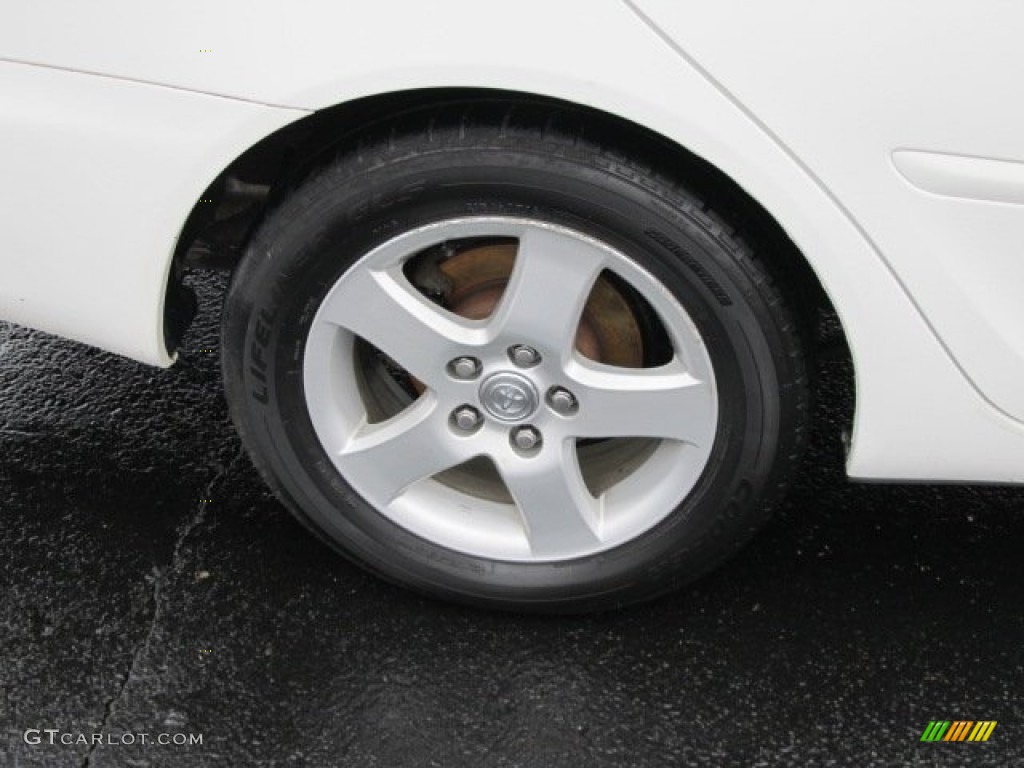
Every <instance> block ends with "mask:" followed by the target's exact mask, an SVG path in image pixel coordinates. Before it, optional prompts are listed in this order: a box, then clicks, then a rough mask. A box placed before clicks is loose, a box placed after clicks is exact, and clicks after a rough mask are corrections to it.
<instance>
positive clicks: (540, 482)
mask: <svg viewBox="0 0 1024 768" xmlns="http://www.w3.org/2000/svg"><path fill="white" fill-rule="evenodd" d="M501 475H502V478H503V479H504V480H505V485H506V486H507V487H508V490H509V493H511V494H512V498H513V499H515V502H516V505H517V506H518V507H519V513H520V514H521V515H522V518H523V523H524V524H525V526H526V531H527V536H528V538H529V541H530V551H531V553H532V554H533V555H534V556H535V557H569V556H571V555H573V554H575V553H577V552H583V551H587V550H589V549H592V548H593V547H595V546H598V545H599V544H600V542H601V539H600V536H599V535H598V531H599V530H600V522H601V507H600V502H599V501H598V500H597V499H595V498H594V497H593V496H591V495H590V491H589V490H587V487H586V485H585V484H584V482H583V475H582V473H581V472H580V467H579V461H578V458H577V456H576V445H575V441H572V440H566V441H564V442H562V443H560V444H557V445H551V446H547V447H545V448H544V450H543V452H542V454H541V455H540V456H535V457H532V458H526V459H518V460H512V461H507V462H503V465H502V466H501Z"/></svg>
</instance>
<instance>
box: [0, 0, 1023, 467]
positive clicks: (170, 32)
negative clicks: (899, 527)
mask: <svg viewBox="0 0 1024 768" xmlns="http://www.w3.org/2000/svg"><path fill="white" fill-rule="evenodd" d="M55 8H59V12H57V13H55V12H54V9H55ZM129 30H130V33H129V32H128V31H129ZM0 58H6V59H7V60H18V61H24V62H33V63H36V64H45V65H50V66H59V67H64V68H69V69H79V70H84V71H88V72H94V73H103V74H104V75H112V76H115V77H122V78H132V79H133V80H135V81H144V82H146V83H162V84H167V85H172V86H174V88H165V87H158V86H153V85H143V84H141V83H139V82H131V83H126V82H121V81H118V80H115V79H111V78H109V77H86V76H81V75H74V74H69V73H67V72H56V71H50V70H46V69H44V68H42V67H38V66H21V65H15V64H6V65H5V64H0V73H3V74H2V77H3V79H0V84H2V92H3V93H4V94H5V96H4V98H5V99H7V98H8V96H7V94H11V93H13V94H14V96H15V100H14V103H15V104H16V105H17V109H16V110H15V111H14V113H13V114H12V113H11V112H10V110H6V109H5V111H4V112H3V113H0V141H2V142H3V144H4V146H8V147H10V146H19V148H20V147H24V148H25V149H24V151H22V150H21V149H19V156H18V157H15V158H14V164H13V168H14V171H15V172H14V174H12V175H9V176H7V175H5V178H4V179H3V180H2V182H0V210H3V211H5V212H7V213H5V215H6V216H8V217H11V218H12V222H11V226H5V228H4V229H5V230H6V231H5V232H4V233H3V234H2V235H0V238H2V242H0V274H3V275H4V285H3V286H2V287H0V315H3V316H5V317H7V318H9V319H12V320H15V321H18V322H23V323H25V324H27V325H32V326H35V327H38V328H42V329H44V330H48V331H52V332H55V333H60V334H63V335H66V336H70V337H72V338H76V339H80V340H82V341H87V342H89V343H92V344H95V345H97V346H101V347H104V348H107V349H111V350H114V351H117V352H121V353H123V354H127V355H130V356H132V357H136V358H138V359H141V360H145V361H147V362H151V363H156V364H167V363H169V362H170V359H169V357H168V355H167V353H166V351H165V350H163V346H162V331H161V317H162V309H161V302H162V296H163V290H164V286H165V282H166V279H167V270H168V264H169V259H170V254H171V252H172V249H173V246H174V241H175V238H176V237H177V236H178V234H179V233H180V231H181V227H182V226H183V224H184V221H185V219H186V218H187V216H188V214H189V212H190V210H191V209H192V207H193V206H194V205H195V204H196V201H197V200H198V198H199V196H200V195H201V193H202V191H203V189H205V188H206V186H207V185H208V184H209V183H210V182H211V181H212V180H213V179H214V178H215V177H216V176H217V174H218V173H219V172H220V171H221V170H223V168H225V167H226V166H228V165H229V164H230V163H231V162H232V161H233V160H234V159H235V158H236V157H238V156H239V155H240V154H241V153H242V152H243V151H244V150H245V149H247V148H248V147H249V146H251V145H252V144H254V143H256V142H257V141H258V140H259V139H261V138H263V137H264V136H266V135H268V134H270V133H272V132H273V131H274V130H276V129H278V128H279V127H281V126H283V125H285V124H287V123H289V122H292V121H294V120H296V119H298V118H300V117H302V115H303V114H304V113H305V112H304V111H306V110H315V109H320V108H324V107H328V106H333V105H337V104H342V103H345V102H348V101H351V100H354V99H358V98H361V97H364V96H370V95H374V94H380V93H386V92H391V91H402V90H409V89H419V88H434V87H475V88H495V89H502V90H507V91H518V92H526V93H533V94H538V95H543V96H548V97H552V98H557V99H563V100H566V101H569V102H574V103H577V104H581V105H586V106H591V107H595V108H597V109H600V110H603V111H605V112H608V113H611V114H614V115H617V116H619V117H621V118H624V119H626V120H629V121H632V122H634V123H637V124H640V125H643V126H646V127H647V128H649V129H651V130H653V131H656V132H658V133H660V134H662V135H663V136H666V137H668V138H669V139H671V140H672V141H674V142H676V143H677V144H679V145H680V146H682V147H685V148H687V149H688V150H690V151H691V152H693V153H695V154H696V155H698V156H700V157H702V158H704V159H705V160H707V161H708V162H710V163H711V164H713V165H715V166H716V167H717V168H719V169H720V170H722V171H723V172H725V173H726V174H727V175H729V176H730V177H731V178H732V179H734V180H735V181H736V182H737V183H738V184H739V185H740V186H741V187H742V188H743V189H744V190H746V192H747V193H749V194H750V195H751V196H752V197H753V198H754V199H755V200H757V201H758V202H759V203H760V204H761V205H762V206H764V207H765V208H766V209H767V210H768V211H769V212H770V213H771V214H772V216H774V217H775V219H776V220H777V221H778V222H779V223H780V224H781V225H782V226H783V228H784V229H785V230H786V232H787V233H788V235H789V236H790V237H791V238H792V239H793V241H794V242H795V243H796V244H797V246H798V247H799V248H800V250H801V251H802V253H803V254H804V255H805V256H806V257H807V259H808V261H809V262H810V264H811V267H812V268H813V269H814V271H815V272H816V274H817V275H818V277H819V279H820V281H821V283H822V284H823V286H824V287H825V289H826V291H827V293H828V294H829V296H830V298H831V300H832V302H833V304H834V306H835V307H836V309H837V311H838V313H839V315H840V318H841V320H842V322H843V325H844V328H845V331H846V334H847V337H848V340H849V343H850V346H851V348H852V350H853V355H854V360H855V365H856V375H857V419H856V426H855V430H854V434H853V443H852V452H851V455H850V461H849V469H850V472H851V474H852V475H854V476H857V477H887V478H904V479H937V480H977V481H1004V482H1005V481H1016V482H1021V481H1024V426H1022V425H1021V424H1020V423H1018V422H1016V421H1013V420H1012V419H1010V418H1008V417H1007V416H1006V415H1005V414H1003V413H1001V412H1000V411H998V410H997V409H996V408H995V407H993V405H992V404H991V403H989V402H987V401H986V400H985V398H984V397H983V396H982V395H981V394H980V393H979V391H978V390H977V389H975V388H974V386H973V385H972V384H971V383H970V381H968V379H967V378H966V377H965V376H964V375H963V373H962V372H961V370H960V369H959V368H958V367H957V365H956V364H955V363H954V361H953V360H952V359H951V357H950V356H949V354H948V353H947V351H946V349H944V347H943V345H942V344H941V343H940V342H939V340H938V338H937V337H936V335H935V333H934V332H933V330H932V329H931V327H929V325H928V323H926V322H925V320H924V318H923V317H922V315H921V313H920V312H919V311H918V309H917V307H916V306H915V304H914V302H913V301H911V299H910V297H909V296H908V295H907V293H906V291H905V290H904V288H903V286H902V285H901V284H900V282H899V280H897V279H896V278H895V276H894V274H893V273H892V271H891V270H890V268H889V267H888V266H887V264H886V262H885V261H884V260H883V259H882V258H881V254H880V253H878V252H877V251H876V249H875V248H874V247H873V245H872V243H871V242H870V239H869V238H868V237H867V236H866V233H865V231H864V230H863V229H862V228H861V227H860V225H859V223H858V222H856V221H854V220H853V219H852V218H851V217H850V216H849V215H848V214H847V213H846V212H845V211H844V209H843V208H842V206H840V205H838V204H837V201H836V200H835V199H834V198H833V197H832V195H831V193H830V190H828V189H827V188H826V187H824V186H823V185H822V184H821V182H820V181H819V180H818V179H817V178H816V177H815V176H814V175H813V174H812V173H811V172H810V171H809V169H808V168H807V167H806V166H805V165H803V164H802V163H801V162H800V161H799V160H797V159H796V158H795V157H794V156H793V155H792V154H790V153H789V152H788V151H787V149H786V148H785V147H783V146H781V145H780V144H779V143H778V141H777V140H776V139H775V138H774V137H773V136H772V135H771V134H770V133H769V132H767V131H766V130H764V129H763V127H762V126H761V125H759V123H758V122H757V121H756V120H755V119H752V118H751V116H750V115H749V114H747V113H746V112H745V111H744V110H743V109H742V108H741V107H740V106H738V105H737V103H735V102H734V101H733V100H732V99H731V98H730V96H729V95H728V94H727V93H725V92H723V90H722V89H721V88H719V87H718V85H717V84H716V83H715V82H714V81H712V80H711V79H710V78H709V77H707V76H706V75H705V74H704V73H703V71H702V70H701V69H700V68H699V67H697V66H694V65H693V64H691V63H690V62H688V61H687V60H686V59H685V58H684V57H682V56H680V55H679V52H678V51H676V50H673V48H672V47H670V46H669V45H668V44H666V42H665V41H664V40H663V39H661V38H660V37H659V36H658V35H657V34H655V32H654V31H653V30H652V29H651V28H650V27H649V26H647V25H646V24H645V23H643V22H642V21H641V20H640V19H639V17H638V16H637V15H636V14H635V13H634V12H633V11H631V10H630V8H629V7H628V6H626V5H625V4H623V3H620V2H615V1H614V0H579V1H577V2H564V3H563V2H559V3H552V2H538V1H536V0H530V1H529V2H525V3H520V4H519V5H517V6H516V7H515V11H514V12H509V13H508V14H507V15H505V16H502V15H499V13H498V11H496V9H495V7H494V6H492V5H488V4H484V3H479V2H469V0H450V1H449V2H443V3H431V4H426V3H406V2H401V3H398V2H395V3H382V2H379V3H374V4H369V3H361V4H359V6H358V12H355V11H352V10H351V7H350V6H347V5H344V4H340V3H334V2H326V1H324V0H316V1H315V2H314V1H312V0H310V2H305V3H290V4H284V3H273V4H270V3H268V4H262V3H255V4H254V3H245V4H242V3H240V2H226V3H217V4H207V3H200V2H194V1H193V0H188V1H186V2H182V3H176V4H174V5H173V6H150V5H149V4H146V5H142V4H138V3H135V2H127V1H121V0H119V1H117V2H115V1H113V0H104V2H101V3H95V4H89V5H88V6H86V5H85V4H78V3H72V2H56V1H55V0H54V1H51V2H49V3H40V4H34V5H27V4H25V5H22V6H20V7H19V8H18V9H17V10H16V11H14V12H11V13H10V14H8V18H7V19H5V25H4V27H3V28H2V29H0ZM180 89H190V90H195V91H201V92H203V93H206V94H218V95H220V96H223V97H226V98H218V97H215V96H209V95H198V94H194V93H189V92H187V91H186V90H180ZM242 100H244V101H242ZM268 105H273V106H268ZM100 115H105V116H106V117H104V118H100V117H98V116H100ZM69 171H73V175H72V176H70V177H69ZM69 178H70V179H71V183H70V184H69V183H68V182H69ZM88 179H92V182H91V183H90V184H86V185H85V188H87V189H90V195H89V196H88V198H87V199H85V200H83V199H82V196H81V195H76V193H75V184H76V182H77V183H78V184H80V185H81V184H84V181H83V180H88ZM124 190H131V191H132V193H133V194H132V195H131V198H130V199H129V200H128V202H127V204H126V205H125V206H119V205H117V204H115V203H114V202H113V201H112V200H108V199H107V196H109V195H111V194H115V193H121V192H123V191H124ZM76 203H77V204H79V205H80V206H81V207H80V208H79V209H77V210H76ZM12 211H13V212H16V215H15V216H11V213H10V212H12ZM44 224H45V226H42V225H44ZM26 265H28V266H26ZM19 273H25V275H26V276H25V277H18V276H17V275H18V274H19ZM9 274H12V275H16V277H15V279H14V280H13V281H12V282H11V284H10V286H13V287H10V286H9V285H8V277H7V276H8V275H9ZM104 291H105V292H106V293H104ZM97 297H106V298H104V299H99V300H98V299H97ZM98 305H100V306H98Z"/></svg>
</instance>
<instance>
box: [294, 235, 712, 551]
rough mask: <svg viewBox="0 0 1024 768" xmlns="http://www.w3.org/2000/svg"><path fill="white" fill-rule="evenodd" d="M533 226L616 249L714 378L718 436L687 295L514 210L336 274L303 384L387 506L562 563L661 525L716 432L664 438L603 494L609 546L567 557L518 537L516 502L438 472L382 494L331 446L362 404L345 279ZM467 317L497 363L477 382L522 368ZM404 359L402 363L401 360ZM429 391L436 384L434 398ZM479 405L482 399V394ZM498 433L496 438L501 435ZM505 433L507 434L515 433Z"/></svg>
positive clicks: (458, 534)
mask: <svg viewBox="0 0 1024 768" xmlns="http://www.w3.org/2000/svg"><path fill="white" fill-rule="evenodd" d="M530 229H539V230H545V231H554V232H559V233H561V234H564V235H567V236H570V237H573V238H575V239H577V240H579V242H580V243H581V244H582V245H585V246H587V247H592V248H598V249H602V250H603V251H605V252H607V253H608V254H609V255H610V257H611V262H610V264H609V265H608V267H607V268H608V269H609V270H610V271H612V272H614V273H616V274H617V275H618V276H619V277H621V278H623V279H625V280H626V281H627V282H628V283H629V284H630V285H631V286H632V287H633V288H634V289H636V290H637V291H638V292H639V293H640V294H641V295H642V296H643V297H644V298H645V299H646V300H647V301H648V303H650V304H651V306H652V308H653V309H654V310H655V312H656V314H657V316H658V317H659V319H660V321H661V323H662V325H663V326H664V328H665V330H666V332H667V333H668V335H669V338H670V340H671V342H672V346H673V349H674V350H675V353H676V355H677V357H678V358H680V359H681V360H683V361H684V363H685V367H686V370H687V371H694V372H695V374H696V375H699V376H700V378H701V379H702V380H704V381H706V382H707V385H708V387H709V389H710V396H711V408H712V411H711V414H710V418H711V419H712V420H713V422H714V423H715V425H716V426H715V427H714V434H713V438H715V439H717V420H718V392H717V385H716V382H715V379H714V368H713V365H712V361H711V358H710V354H709V352H708V350H707V348H706V346H705V344H704V341H703V338H702V336H701V334H700V332H699V330H698V329H697V326H696V324H695V323H694V322H693V320H692V318H691V317H690V315H689V313H687V312H686V310H685V308H684V307H683V306H682V304H681V303H680V302H679V300H678V299H676V298H675V296H674V295H672V294H671V293H670V292H669V290H668V289H667V288H666V287H665V286H664V285H663V284H662V283H661V282H660V281H659V280H658V279H657V278H656V277H654V276H653V275H652V274H651V273H650V272H649V271H647V270H646V269H645V268H644V267H643V266H641V265H640V264H639V263H638V262H636V261H634V260H633V259H630V258H629V257H628V256H626V255H625V254H623V253H622V252H621V251H619V250H617V249H615V248H614V247H612V246H611V245H609V244H607V243H605V242H603V241H601V240H598V239H596V238H594V237H592V236H590V235H587V234H584V233H581V232H579V231H577V230H574V229H571V228H568V227H565V226H562V225H560V224H553V223H550V222H548V221H544V220H540V219H530V218H519V217H506V216H467V217H456V218H450V219H444V220H440V221H436V222H433V223H430V224H426V225H424V226H420V227H416V228H414V229H411V230H408V231H406V232H403V233H401V234H399V235H397V236H395V237H392V238H391V239H389V240H387V241H386V242H383V243H381V244H380V245H378V246H376V247H374V248H372V249H371V250H370V251H368V252H367V253H366V254H364V255H363V256H361V257H360V258H359V259H357V260H356V261H355V262H354V263H353V264H352V265H351V266H350V267H349V268H348V269H346V270H345V272H344V273H343V274H342V275H341V276H340V277H339V278H337V280H336V281H335V283H334V285H332V286H331V288H330V289H329V290H328V292H327V294H326V295H325V297H324V299H323V300H322V302H321V305H320V307H319V308H318V310H317V312H316V314H315V315H314V318H313V321H312V323H311V325H310V330H309V334H308V337H307V343H306V346H305V349H304V352H303V362H302V367H303V391H304V396H305V402H306V406H307V410H308V413H309V416H310V421H311V423H312V425H313V428H314V431H315V432H316V434H317V437H318V439H319V440H320V443H321V446H322V447H323V449H324V450H325V452H326V453H327V456H328V458H329V459H330V460H331V462H332V464H333V465H334V468H335V469H336V470H337V471H338V472H339V473H340V474H341V475H342V476H343V477H344V479H345V480H346V481H347V482H348V484H349V485H350V486H352V488H353V489H354V490H355V491H356V492H357V493H359V495H360V496H361V497H362V498H363V499H364V500H365V501H366V502H367V503H368V504H369V505H370V506H371V507H373V508H374V509H375V510H376V511H377V512H378V514H380V515H382V516H383V517H385V518H386V519H388V520H390V521H391V522H393V523H395V524H397V525H398V526H400V527H401V528H403V529H405V530H406V531H408V532H410V533H412V534H414V535H416V536H418V537H420V538H422V539H425V540H427V541H429V542H430V543H432V544H435V545H438V546H442V547H445V548H447V549H451V550H454V551H456V552H460V553H462V554H465V555H469V556H474V557H481V558H486V559H489V560H497V561H508V562H520V563H542V562H559V561H564V560H568V559H575V558H580V557H586V556H590V555H594V554H599V553H601V552H605V551H608V550H610V549H613V548H615V547H618V546H620V545H622V544H624V543H626V542H628V541H630V540H632V539H635V538H637V537H638V536H641V535H642V534H644V533H646V532H647V531H649V530H650V529H652V528H654V527H656V526H657V525H658V524H659V523H661V522H662V521H663V520H664V519H665V518H666V517H667V516H668V515H669V514H670V513H671V512H672V511H673V510H674V509H675V508H676V507H677V506H678V505H679V504H680V503H681V502H682V501H683V500H684V499H685V498H686V497H687V496H688V495H689V494H690V493H691V492H692V491H693V489H694V488H695V487H696V486H697V484H698V482H699V480H700V477H701V476H702V475H703V472H704V470H705V468H706V465H707V462H708V460H709V459H710V455H711V451H712V448H713V444H714V439H711V440H708V441H707V442H706V443H705V444H704V445H702V446H693V445H689V444H683V443H678V442H676V441H673V440H662V441H661V443H660V444H659V445H658V446H657V448H655V449H654V451H653V452H652V454H651V455H650V456H649V457H647V458H646V459H645V460H644V462H643V463H642V464H641V465H640V467H639V468H637V469H636V470H635V471H634V472H633V473H632V475H630V476H629V477H628V478H627V479H626V480H624V481H622V482H621V483H619V484H618V485H615V486H614V487H613V488H612V489H611V490H610V491H609V492H607V493H605V494H604V498H603V499H602V501H603V504H602V507H603V514H604V515H605V522H606V523H609V525H608V526H607V530H606V535H605V536H604V537H603V539H602V541H601V542H600V544H599V545H597V546H593V547H590V548H587V549H581V550H580V551H573V552H565V553H561V554H559V555H558V556H538V555H535V554H534V553H533V552H531V551H530V550H529V545H528V543H527V546H526V548H525V549H524V547H523V543H522V542H521V541H513V540H512V539H514V538H515V537H514V536H513V535H512V527H510V525H509V517H510V515H511V516H515V514H516V513H515V508H514V507H512V509H511V512H510V510H509V509H507V507H508V506H510V505H503V504H499V503H497V502H492V501H489V500H487V499H481V498H478V497H476V496H473V495H471V494H468V493H465V492H463V491H460V490H458V489H455V488H452V487H450V486H447V485H443V484H442V483H441V482H438V481H437V480H436V479H433V478H431V479H427V480H424V481H421V482H418V483H416V484H415V485H413V486H412V487H410V488H409V489H408V490H407V491H405V492H404V493H402V494H401V495H400V496H399V497H398V498H395V499H390V500H384V499H381V498H377V497H375V495H374V493H373V492H372V491H370V490H369V489H368V488H367V487H366V485H365V484H364V483H363V482H361V479H360V477H354V476H349V475H347V474H346V473H345V472H344V471H343V470H342V468H341V466H340V465H339V461H338V458H337V455H336V452H334V451H332V447H331V446H332V444H333V443H336V439H334V438H333V436H332V433H334V432H336V431H338V430H339V429H340V430H346V429H352V428H353V424H354V422H355V420H357V419H358V413H359V412H360V410H361V409H362V408H363V405H362V401H361V397H360V395H359V392H358V387H355V386H352V385H353V384H354V382H355V364H354V355H353V354H352V351H353V347H354V341H355V335H354V334H353V333H351V332H350V331H348V330H346V329H344V328H340V327H338V326H337V325H334V324H333V323H331V322H330V321H329V320H327V319H325V318H324V317H323V315H324V308H325V307H326V306H327V305H328V303H329V301H330V298H331V296H332V295H333V294H334V293H335V292H336V291H337V290H338V288H339V286H340V285H341V284H342V283H343V281H345V280H346V279H347V278H349V277H350V276H352V275H353V274H355V273H356V272H357V271H358V270H363V269H371V268H373V269H378V270H380V269H394V268H396V267H398V266H400V265H401V264H403V263H404V262H405V261H406V260H407V259H409V258H410V257H412V256H413V255H415V254H416V253H419V252H421V251H422V250H424V249H425V248H429V247H431V246H434V245H437V244H440V243H442V242H444V241H447V240H457V239H461V238H471V237H521V236H522V235H523V233H525V232H528V231H529V230H530ZM441 312H443V310H440V309H439V317H440V316H441V314H440V313H441ZM461 324H462V325H463V326H464V327H465V329H466V330H467V332H469V333H471V334H473V338H474V339H475V340H476V341H477V342H479V343H480V344H481V346H480V347H478V348H476V350H475V351H473V352H471V353H470V354H473V355H476V356H479V357H482V358H483V365H484V370H487V369H488V367H489V368H490V370H491V371H494V373H485V374H484V375H483V376H482V377H481V378H479V379H477V381H476V382H474V383H473V386H474V388H476V389H477V390H478V391H479V390H480V389H482V387H483V385H484V384H485V383H486V381H487V380H488V379H490V378H493V377H494V375H497V373H498V372H508V371H509V370H510V368H512V369H513V372H515V371H514V366H510V365H509V361H508V358H507V357H503V358H502V355H503V354H504V352H503V353H502V354H499V353H498V352H497V351H496V350H495V351H494V353H493V354H492V355H491V356H490V357H488V356H487V355H486V354H483V353H482V352H481V351H480V350H481V349H483V348H484V346H485V344H486V342H487V327H486V326H487V323H486V321H464V322H462V323H461ZM526 341H527V342H531V341H532V342H533V344H532V345H533V346H536V347H538V348H541V350H542V354H545V353H547V354H550V353H551V350H544V349H543V343H542V340H537V339H534V340H526ZM453 349H454V348H453ZM464 353H465V351H464V350H463V351H462V352H460V353H453V355H452V358H455V357H458V356H459V354H464ZM346 360H347V361H348V363H347V365H346V363H345V361H346ZM398 362H399V364H401V361H398ZM438 364H439V365H443V364H444V361H440V360H439V361H438ZM562 364H563V365H564V366H565V367H566V368H569V367H571V366H572V365H573V364H574V361H573V360H572V359H569V360H563V361H562ZM516 373H518V372H516ZM338 374H341V375H340V376H339V375H338ZM524 378H525V379H526V380H527V381H529V382H530V383H531V385H532V386H534V387H535V388H536V389H537V390H538V392H545V391H547V390H548V388H549V386H552V385H554V384H555V383H557V382H554V381H549V380H545V378H544V377H543V376H542V375H541V376H535V377H527V376H524ZM430 394H432V393H429V392H428V394H427V395H425V397H427V396H430ZM417 402H419V401H417ZM476 404H477V405H481V403H479V402H478V403H476ZM542 411H543V412H546V406H545V404H544V403H543V397H542V396H541V397H540V399H539V403H538V406H537V408H536V409H534V411H533V412H531V414H530V415H528V416H526V417H523V418H515V419H506V420H498V419H496V421H499V422H502V423H503V424H504V426H505V428H506V429H511V428H514V427H516V426H518V425H520V424H525V423H528V421H529V419H530V418H531V417H532V416H533V415H539V414H540V412H542ZM491 415H493V414H491ZM480 432H481V433H484V434H486V433H488V432H492V433H493V432H495V430H493V429H492V424H490V423H488V424H485V425H484V429H482V430H480ZM490 437H491V439H492V442H493V439H494V438H495V435H494V434H492V435H490ZM503 437H506V438H507V435H503ZM451 439H458V438H451ZM545 439H546V436H545ZM506 442H507V439H506ZM483 453H486V451H483ZM483 453H482V454H481V455H483ZM609 507H612V509H609ZM629 507H633V509H632V511H628V510H627V508H629ZM445 509H461V510H463V511H464V512H465V514H464V515H462V516H461V518H460V516H458V515H452V514H447V513H445V512H444V510H445ZM609 513H615V514H613V515H612V517H614V519H611V518H610V517H609ZM615 515H618V516H617V517H615ZM513 527H514V526H513Z"/></svg>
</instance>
